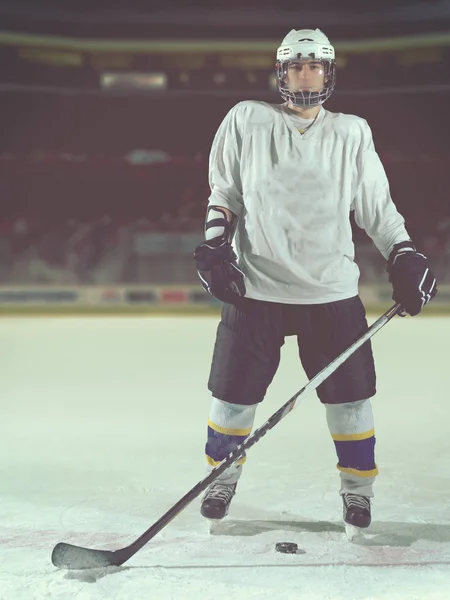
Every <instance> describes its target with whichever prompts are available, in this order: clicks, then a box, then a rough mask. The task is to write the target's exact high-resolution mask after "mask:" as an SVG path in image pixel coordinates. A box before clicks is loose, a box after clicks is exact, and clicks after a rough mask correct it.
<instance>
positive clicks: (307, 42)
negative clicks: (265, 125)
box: [275, 29, 336, 108]
mask: <svg viewBox="0 0 450 600" xmlns="http://www.w3.org/2000/svg"><path fill="white" fill-rule="evenodd" d="M300 60H320V61H321V62H322V64H323V66H324V71H325V87H323V88H322V89H321V90H320V91H318V92H311V91H307V92H303V91H301V90H299V91H292V90H290V89H289V86H288V83H287V68H288V65H289V63H290V62H292V61H300ZM275 70H276V77H277V87H278V91H279V92H280V94H281V96H282V98H283V99H284V100H286V101H289V102H292V104H293V105H294V106H299V107H303V108H306V107H311V106H318V105H319V104H323V103H324V102H325V100H328V98H329V97H330V96H331V94H332V92H333V90H334V88H335V85H336V62H335V57H334V48H333V46H332V45H331V44H330V40H329V39H328V38H327V36H326V35H325V34H324V33H323V32H322V31H320V29H315V30H314V29H299V30H298V31H297V30H295V29H292V31H290V32H289V33H288V34H287V36H286V37H285V38H284V40H283V41H282V42H281V46H280V47H279V48H278V50H277V62H276V65H275Z"/></svg>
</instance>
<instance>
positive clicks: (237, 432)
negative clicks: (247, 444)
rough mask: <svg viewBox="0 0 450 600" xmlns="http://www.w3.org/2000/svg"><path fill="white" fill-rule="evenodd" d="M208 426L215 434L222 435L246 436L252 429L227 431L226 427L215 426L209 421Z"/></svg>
mask: <svg viewBox="0 0 450 600" xmlns="http://www.w3.org/2000/svg"><path fill="white" fill-rule="evenodd" d="M208 426H209V427H211V429H214V431H217V433H223V434H224V435H248V434H249V433H250V432H251V430H252V428H251V427H250V428H249V429H228V428H227V427H221V426H220V425H216V424H215V423H213V422H212V421H211V420H208Z"/></svg>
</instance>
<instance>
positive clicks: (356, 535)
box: [345, 523, 365, 542]
mask: <svg viewBox="0 0 450 600" xmlns="http://www.w3.org/2000/svg"><path fill="white" fill-rule="evenodd" d="M363 531H364V530H363V529H361V527H355V526H354V525H349V524H348V523H345V535H346V536H347V539H348V540H349V542H359V541H361V540H363V539H364V538H365V536H364V533H363Z"/></svg>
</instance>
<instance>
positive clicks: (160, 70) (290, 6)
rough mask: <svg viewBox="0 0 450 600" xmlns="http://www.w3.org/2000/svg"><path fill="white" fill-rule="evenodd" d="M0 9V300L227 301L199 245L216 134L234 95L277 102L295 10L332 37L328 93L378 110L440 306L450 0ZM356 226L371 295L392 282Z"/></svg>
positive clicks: (403, 205)
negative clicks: (206, 283) (205, 267)
mask: <svg viewBox="0 0 450 600" xmlns="http://www.w3.org/2000/svg"><path fill="white" fill-rule="evenodd" d="M52 6H53V8H52ZM0 19H1V22H2V25H1V31H0V65H1V72H0V124H1V131H2V135H1V136H0V175H1V182H2V201H1V207H2V210H1V212H0V307H1V311H2V312H4V313H6V314H10V313H16V312H18V311H32V312H36V311H42V310H44V311H50V312H55V313H56V312H60V311H64V312H79V311H84V312H85V311H95V312H100V313H101V312H108V313H111V312H112V311H113V312H124V311H126V312H130V311H139V312H144V313H146V312H150V311H155V310H159V311H160V310H164V311H166V310H167V311H169V310H180V309H181V310H183V311H201V312H204V311H210V310H211V309H215V308H217V304H216V303H215V302H214V301H212V302H211V299H210V298H209V297H208V296H207V295H206V294H204V293H203V292H202V291H201V288H200V287H199V285H198V280H197V276H196V272H195V269H194V262H193V260H192V250H193V248H194V247H195V246H196V244H197V243H198V241H199V240H201V238H202V235H203V233H202V232H203V221H204V214H205V206H206V203H207V200H208V196H209V187H208V152H209V148H210V145H211V142H212V138H213V136H214V133H215V131H216V129H217V127H218V125H219V124H220V122H221V120H222V119H223V118H224V116H225V114H226V112H227V111H228V110H229V109H230V108H231V107H232V106H233V105H234V104H236V103H237V102H239V101H241V100H246V99H259V100H265V101H268V102H279V101H281V99H280V97H279V95H278V92H277V91H276V89H275V87H274V60H275V58H274V57H275V52H276V48H277V46H278V45H279V43H280V41H281V39H282V38H283V37H284V35H285V34H286V32H287V31H288V30H289V29H290V28H292V27H297V28H298V27H303V26H307V27H312V28H315V27H320V28H321V29H323V30H324V31H325V32H326V34H327V35H328V37H329V38H330V40H331V42H332V43H333V44H334V45H335V48H336V55H337V88H336V91H335V93H334V94H333V96H332V97H331V99H330V100H329V101H328V102H327V104H326V108H327V109H329V110H332V111H337V112H346V113H353V114H357V115H360V116H362V117H364V118H366V119H367V120H368V122H369V124H370V126H371V128H372V131H373V135H374V140H375V144H376V148H377V150H378V152H379V154H380V156H381V158H382V161H383V164H384V167H385V169H386V172H387V174H388V177H389V180H390V185H391V192H392V197H393V199H394V201H395V203H396V204H397V206H398V208H399V210H400V211H401V212H402V213H403V215H404V216H405V218H406V225H407V228H408V230H409V232H410V234H411V236H412V238H413V240H414V241H415V243H416V245H417V246H418V247H419V248H420V249H421V250H422V251H423V252H424V253H426V254H427V255H428V257H429V259H430V261H431V263H432V265H433V268H434V270H435V273H436V275H437V278H438V281H439V283H440V294H439V296H438V297H437V298H436V300H435V302H433V305H432V306H431V307H430V309H429V310H428V311H427V312H428V313H431V312H436V311H442V310H447V308H448V304H449V299H450V296H449V294H450V288H446V285H447V284H448V285H450V272H449V267H448V263H449V261H448V258H449V255H450V202H449V199H448V191H449V164H450V163H449V161H450V156H449V144H448V132H449V119H450V111H449V109H448V107H449V105H450V76H449V73H450V70H449V68H448V65H449V58H450V33H449V25H450V21H449V8H448V2H427V3H425V2H423V3H422V2H400V1H391V2H386V3H379V2H378V3H376V4H374V5H373V9H371V8H369V6H368V4H367V3H361V2H353V3H352V2H348V1H347V2H340V4H339V10H336V6H335V3H333V2H321V3H320V8H319V6H317V8H315V7H314V6H313V5H310V4H308V3H306V2H300V3H293V2H287V1H283V0H281V2H277V3H275V2H269V1H266V2H259V1H258V2H257V1H256V0H248V1H247V2H240V1H238V0H233V1H231V0H230V1H229V2H215V3H207V2H197V3H194V4H192V5H190V4H185V3H184V2H181V0H180V1H179V2H170V3H163V2H150V1H149V2H140V3H139V2H134V3H133V2H131V3H127V5H126V7H124V6H123V5H119V4H117V5H112V6H110V7H109V8H108V10H106V9H105V10H104V9H102V8H100V4H99V5H98V8H95V4H91V5H88V4H86V5H85V6H83V5H77V7H76V8H75V5H74V7H73V8H70V7H69V5H67V6H66V8H64V7H63V5H62V4H58V3H55V4H54V5H50V4H46V5H45V6H42V7H38V6H37V5H36V3H34V2H16V3H12V2H11V3H10V4H9V5H8V3H7V4H5V3H3V4H2V6H1V7H0ZM354 229H355V231H354V239H355V244H356V252H357V260H358V264H359V267H360V270H361V280H360V281H361V295H362V297H363V298H364V300H365V302H366V305H367V307H368V308H369V310H370V309H371V308H372V307H378V306H380V305H384V304H385V303H386V302H387V301H389V299H390V287H389V285H388V284H387V274H386V271H385V264H384V259H382V257H381V255H380V254H379V252H378V251H377V249H376V248H375V246H374V245H373V244H372V242H371V240H369V239H368V238H367V236H366V235H365V233H364V232H362V231H361V230H359V229H358V228H357V227H355V228H354Z"/></svg>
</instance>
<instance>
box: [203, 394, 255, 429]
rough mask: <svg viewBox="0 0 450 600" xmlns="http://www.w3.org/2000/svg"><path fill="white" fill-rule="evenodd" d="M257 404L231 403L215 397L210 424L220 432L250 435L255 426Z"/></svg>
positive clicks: (210, 414) (210, 413)
mask: <svg viewBox="0 0 450 600" xmlns="http://www.w3.org/2000/svg"><path fill="white" fill-rule="evenodd" d="M257 406H258V405H257V404H250V405H242V404H231V403H230V402H224V401H223V400H218V399H217V398H214V397H213V398H212V400H211V408H210V411H209V421H208V425H209V426H210V427H211V428H212V429H214V430H215V431H218V432H219V433H225V434H228V435H248V434H249V433H250V432H251V430H252V427H253V423H254V420H255V414H256V408H257ZM222 430H224V431H222Z"/></svg>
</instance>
